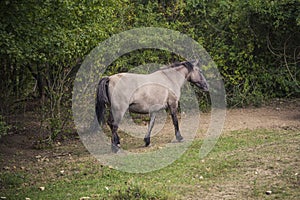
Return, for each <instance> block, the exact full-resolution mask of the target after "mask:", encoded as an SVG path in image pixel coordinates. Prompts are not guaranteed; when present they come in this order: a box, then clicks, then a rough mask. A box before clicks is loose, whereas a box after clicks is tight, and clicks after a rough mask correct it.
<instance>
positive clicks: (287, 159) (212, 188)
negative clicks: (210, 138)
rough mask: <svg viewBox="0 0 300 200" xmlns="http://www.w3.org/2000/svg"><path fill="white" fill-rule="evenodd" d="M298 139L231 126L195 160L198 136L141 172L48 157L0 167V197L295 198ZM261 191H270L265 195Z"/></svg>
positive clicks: (299, 190) (298, 191)
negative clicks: (169, 159) (32, 166)
mask: <svg viewBox="0 0 300 200" xmlns="http://www.w3.org/2000/svg"><path fill="white" fill-rule="evenodd" d="M299 143H300V134H299V131H288V130H276V131H275V130H255V131H250V130H244V131H234V132H230V133H227V134H226V135H223V136H222V137H221V138H220V139H219V141H218V143H217V145H216V147H215V148H214V149H213V151H212V152H211V153H210V154H209V155H208V156H207V157H205V158H204V159H203V160H200V159H199V149H200V147H201V144H202V141H201V140H196V141H194V142H193V144H192V145H191V147H190V148H189V150H188V151H187V152H185V153H184V155H183V156H182V157H180V159H178V160H177V161H175V162H174V163H172V164H171V165H170V166H168V167H166V168H163V169H161V170H158V171H154V172H150V173H145V174H130V173H125V172H120V171H117V170H114V169H111V168H109V167H106V166H102V165H100V164H99V163H98V162H97V161H95V159H93V158H92V157H90V156H88V155H86V156H80V155H79V156H78V157H77V158H76V159H73V160H70V161H69V160H63V161H60V162H55V161H53V162H51V160H50V162H49V163H40V164H39V167H44V168H43V169H40V173H38V172H36V173H37V174H34V172H33V174H32V172H31V174H28V173H27V174H26V172H18V170H16V171H15V172H14V173H10V172H8V171H4V172H1V174H0V180H1V182H0V183H1V190H0V192H1V195H0V196H4V197H6V198H7V199H25V198H26V197H28V198H30V199H31V200H34V199H45V200H46V199H80V198H81V197H90V199H188V198H190V199H297V198H298V197H299V196H300V179H299V175H297V173H299V171H300V165H299V164H300V163H299V153H300V149H299ZM46 168H47V169H46ZM61 169H64V170H65V172H64V173H63V174H61V173H60V170H61ZM24 173H25V174H24ZM41 173H42V174H41ZM41 186H43V187H45V190H44V191H41V190H40V189H39V187H41ZM267 190H271V191H272V194H270V195H267V194H266V193H265V192H266V191H267Z"/></svg>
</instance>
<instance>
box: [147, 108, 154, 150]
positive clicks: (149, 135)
mask: <svg viewBox="0 0 300 200" xmlns="http://www.w3.org/2000/svg"><path fill="white" fill-rule="evenodd" d="M155 117H156V115H155V113H154V112H153V113H150V122H149V126H148V133H147V134H146V135H145V138H144V141H145V146H146V147H147V146H149V144H150V137H151V131H152V128H153V126H154V122H155Z"/></svg>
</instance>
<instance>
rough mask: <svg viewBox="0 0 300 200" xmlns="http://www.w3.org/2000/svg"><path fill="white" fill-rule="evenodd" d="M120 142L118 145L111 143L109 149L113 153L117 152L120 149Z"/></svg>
mask: <svg viewBox="0 0 300 200" xmlns="http://www.w3.org/2000/svg"><path fill="white" fill-rule="evenodd" d="M120 147H121V146H120V144H118V145H114V144H112V145H111V151H112V152H113V153H118V152H119V151H120Z"/></svg>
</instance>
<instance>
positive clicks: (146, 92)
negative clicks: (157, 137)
mask: <svg viewBox="0 0 300 200" xmlns="http://www.w3.org/2000/svg"><path fill="white" fill-rule="evenodd" d="M197 64H198V62H197V61H192V62H189V61H185V62H180V63H174V64H172V65H170V66H168V67H165V68H163V69H160V70H158V71H155V72H153V73H151V74H146V75H144V74H132V73H120V74H115V75H112V76H109V77H104V78H102V79H101V80H100V82H99V84H98V88H97V97H96V115H97V119H98V122H99V124H100V125H102V124H103V123H104V121H105V119H104V116H105V110H106V107H107V105H108V106H109V107H110V113H109V117H108V120H107V124H108V125H109V127H110V129H111V131H112V139H111V142H112V150H113V152H117V151H118V150H119V148H120V139H119V136H118V134H117V130H118V126H119V123H120V122H121V120H122V118H123V116H124V114H125V112H126V110H128V109H129V111H130V112H134V113H142V114H150V122H149V126H148V133H147V134H146V135H145V138H144V141H145V145H146V146H148V145H149V144H150V136H151V130H152V128H153V126H154V122H155V114H156V113H157V112H158V111H160V110H162V109H166V108H169V110H170V113H171V116H172V121H173V125H174V128H175V136H176V139H177V141H181V140H182V139H183V137H182V136H181V134H180V131H179V126H178V119H177V108H178V101H179V98H180V89H181V87H182V86H183V84H184V82H185V81H189V82H190V83H192V84H194V85H196V86H197V87H199V88H200V89H202V90H204V91H208V84H207V81H206V79H205V77H204V76H203V74H202V71H201V70H200V69H199V68H198V67H197Z"/></svg>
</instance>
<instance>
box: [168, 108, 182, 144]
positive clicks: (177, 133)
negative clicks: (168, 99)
mask: <svg viewBox="0 0 300 200" xmlns="http://www.w3.org/2000/svg"><path fill="white" fill-rule="evenodd" d="M169 108H170V111H171V116H172V121H173V125H174V129H175V136H176V140H177V141H178V142H180V141H182V140H183V137H182V136H181V134H180V131H179V125H178V118H177V104H175V105H170V106H169Z"/></svg>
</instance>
